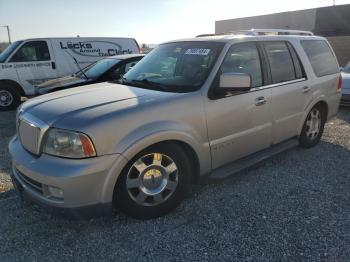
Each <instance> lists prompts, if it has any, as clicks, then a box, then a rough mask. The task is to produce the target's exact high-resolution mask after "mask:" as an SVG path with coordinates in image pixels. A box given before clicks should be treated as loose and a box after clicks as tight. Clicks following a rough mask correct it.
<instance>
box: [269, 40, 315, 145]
mask: <svg viewBox="0 0 350 262" xmlns="http://www.w3.org/2000/svg"><path fill="white" fill-rule="evenodd" d="M262 45H263V47H264V50H265V55H266V60H267V62H268V64H269V67H270V70H269V72H270V81H271V87H272V88H271V90H272V105H271V108H272V117H273V131H272V136H273V143H274V144H277V143H279V142H281V141H284V140H286V139H288V138H292V137H294V136H296V135H298V130H299V126H300V122H301V121H302V118H303V115H304V110H305V108H306V107H307V105H308V104H309V103H310V101H311V100H312V92H311V87H310V86H309V85H308V81H307V79H306V75H305V70H304V68H303V65H302V63H301V60H300V59H299V56H298V55H297V53H296V51H295V49H294V47H293V46H292V44H291V43H290V42H287V41H269V42H263V43H262Z"/></svg>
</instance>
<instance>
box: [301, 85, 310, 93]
mask: <svg viewBox="0 0 350 262" xmlns="http://www.w3.org/2000/svg"><path fill="white" fill-rule="evenodd" d="M310 90H311V88H310V87H308V86H304V87H303V93H304V94H306V93H309V92H310Z"/></svg>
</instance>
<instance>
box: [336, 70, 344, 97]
mask: <svg viewBox="0 0 350 262" xmlns="http://www.w3.org/2000/svg"><path fill="white" fill-rule="evenodd" d="M342 85H343V77H342V75H341V74H340V75H339V80H338V87H337V92H338V93H340V92H341V87H342Z"/></svg>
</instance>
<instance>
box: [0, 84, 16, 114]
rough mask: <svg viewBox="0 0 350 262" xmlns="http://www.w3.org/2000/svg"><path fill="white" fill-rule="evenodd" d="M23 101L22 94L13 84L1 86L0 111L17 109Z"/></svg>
mask: <svg viewBox="0 0 350 262" xmlns="http://www.w3.org/2000/svg"><path fill="white" fill-rule="evenodd" d="M20 103H21V95H20V94H19V93H18V91H17V90H16V89H15V88H13V87H11V86H1V87H0V111H8V110H13V109H16V108H17V107H18V106H19V104H20Z"/></svg>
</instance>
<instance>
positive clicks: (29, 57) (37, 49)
mask: <svg viewBox="0 0 350 262" xmlns="http://www.w3.org/2000/svg"><path fill="white" fill-rule="evenodd" d="M49 60H51V58H50V52H49V48H48V47H47V43H46V41H30V42H27V43H25V44H24V45H22V46H21V48H20V49H19V50H18V51H17V52H16V53H15V54H14V55H13V57H12V58H11V61H10V62H35V61H49Z"/></svg>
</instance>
